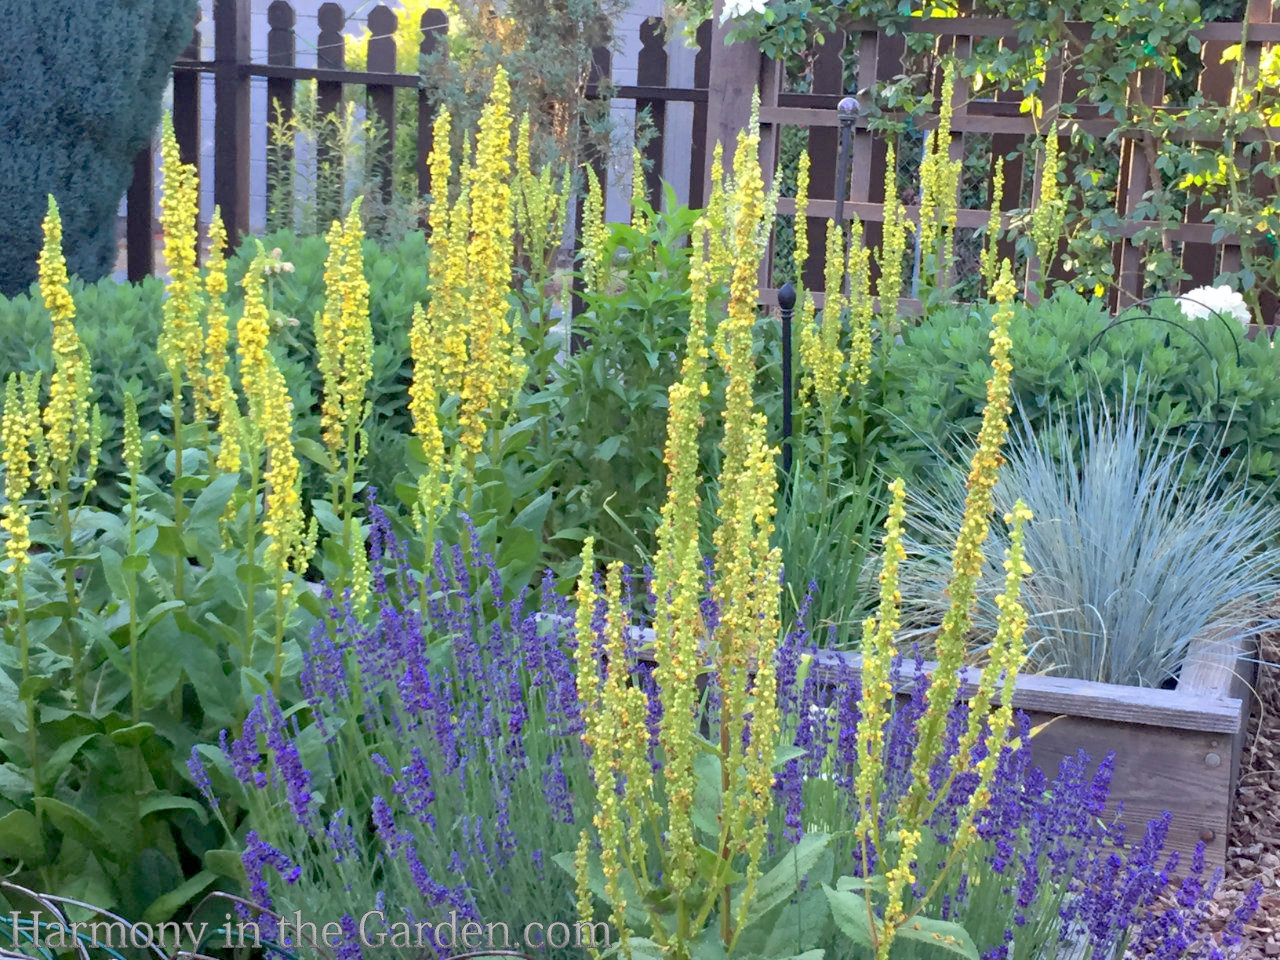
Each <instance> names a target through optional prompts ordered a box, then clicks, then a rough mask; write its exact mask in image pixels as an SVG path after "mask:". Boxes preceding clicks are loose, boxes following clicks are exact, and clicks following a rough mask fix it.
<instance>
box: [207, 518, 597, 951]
mask: <svg viewBox="0 0 1280 960" xmlns="http://www.w3.org/2000/svg"><path fill="white" fill-rule="evenodd" d="M369 514H370V518H371V533H370V543H371V584H372V596H371V600H370V607H371V611H372V612H371V613H370V614H369V615H368V616H367V617H365V618H363V619H362V618H361V617H360V616H359V615H358V614H357V613H356V607H355V604H354V603H353V601H352V600H351V599H350V598H349V597H348V598H347V599H345V600H339V599H337V598H334V597H333V595H332V593H331V592H328V593H326V600H327V601H328V605H327V606H328V609H327V615H326V617H325V618H324V620H323V622H322V623H321V624H320V625H318V626H317V628H316V630H315V633H314V635H313V637H312V642H311V645H310V648H309V650H308V651H307V653H306V656H305V663H304V666H303V669H302V672H301V675H300V681H301V686H302V690H303V693H304V695H305V696H306V698H307V699H306V705H307V707H308V708H309V710H308V713H304V714H298V713H294V712H293V711H290V715H289V716H286V714H285V712H284V711H283V710H282V709H281V706H280V704H279V703H277V702H276V701H275V700H274V699H273V698H272V697H271V696H270V695H266V696H264V697H259V698H258V700H257V701H256V703H255V705H254V707H253V709H252V710H251V712H250V713H249V716H248V718H247V719H246V721H245V723H244V725H243V728H242V730H241V731H240V734H239V736H237V737H234V738H232V737H231V736H230V735H229V734H225V733H224V736H223V738H222V740H221V742H220V744H219V746H218V747H217V748H211V747H208V746H205V747H203V748H199V749H195V750H193V752H192V756H191V761H190V770H191V772H192V776H193V778H194V779H195V781H196V783H197V784H198V785H200V786H201V788H202V789H203V790H204V792H205V795H206V798H207V799H208V801H209V803H210V804H211V805H212V806H213V807H214V809H215V812H217V813H219V815H220V816H221V817H223V820H222V822H223V826H224V828H225V829H227V830H228V832H229V833H236V832H239V833H241V834H242V840H241V843H242V847H243V849H242V853H241V861H242V863H243V866H244V869H245V873H246V879H247V884H248V890H249V894H250V896H251V897H252V898H253V900H254V901H255V902H256V903H258V904H260V905H261V906H263V907H267V908H270V909H273V910H274V911H276V912H277V913H280V914H282V915H284V916H286V917H292V916H293V915H294V913H295V912H300V913H301V914H302V915H303V916H304V917H307V918H313V917H325V918H333V919H335V920H338V919H339V918H340V923H341V925H342V930H343V932H344V933H343V936H344V938H345V939H344V942H345V943H346V947H347V948H348V949H350V950H355V951H356V952H354V953H348V954H346V955H348V956H358V955H359V945H360V944H361V942H362V941H363V942H364V943H365V945H369V942H370V941H372V940H374V939H376V938H377V937H378V936H385V937H386V941H385V944H384V945H385V946H389V947H392V948H400V949H399V952H398V953H397V955H399V956H404V957H419V956H421V954H422V948H421V947H420V946H418V945H416V940H417V937H416V935H415V936H414V937H413V938H412V939H413V941H414V943H413V944H404V943H400V942H399V941H397V940H396V939H395V935H396V933H397V931H398V929H399V928H397V927H396V924H409V925H410V926H412V925H414V924H417V923H419V922H430V923H433V924H434V923H436V922H438V921H440V920H442V919H443V918H445V917H446V916H447V915H449V914H450V913H452V912H455V911H456V914H457V916H458V917H459V918H461V919H462V920H482V919H483V920H485V921H495V920H500V921H503V922H507V923H511V924H513V925H514V924H515V922H516V921H517V920H527V921H533V920H536V921H539V922H543V923H547V922H552V921H555V920H566V921H567V920H572V913H571V911H572V903H573V897H572V883H571V882H570V881H569V880H568V878H565V877H563V875H562V874H561V873H560V872H559V871H557V870H556V869H555V868H554V867H553V866H552V864H551V862H550V858H551V855H552V854H553V853H554V852H556V851H557V850H560V849H563V848H564V847H566V846H571V845H572V843H573V839H574V837H575V835H576V833H575V826H574V825H575V823H576V822H577V820H578V819H579V818H580V817H581V806H580V801H578V800H576V798H577V797H578V796H580V795H581V794H582V791H583V790H584V789H586V788H585V787H584V778H585V771H584V768H583V765H582V759H581V753H580V749H579V747H578V734H579V733H580V731H581V729H582V715H581V709H580V706H579V702H578V699H577V696H576V693H575V691H574V683H573V677H572V661H571V658H570V653H569V649H570V648H569V640H568V637H567V631H568V625H569V623H570V622H571V621H570V618H569V617H568V615H567V609H566V602H565V600H564V599H563V597H561V596H560V595H559V594H557V593H556V592H555V590H554V589H553V588H554V582H553V581H552V580H550V579H547V580H546V581H545V582H544V584H543V587H542V595H541V600H540V603H538V604H531V603H530V602H529V601H530V597H529V595H528V591H522V592H521V594H520V595H519V596H516V597H510V596H507V595H506V594H504V591H503V585H502V582H501V579H500V577H499V575H498V572H497V568H496V566H495V564H494V559H493V557H492V556H491V555H489V554H487V553H484V552H483V551H482V549H481V547H480V544H479V538H478V535H477V533H476V531H475V529H474V527H472V528H471V542H470V550H469V551H467V550H463V549H462V548H461V547H454V548H453V549H447V548H446V547H445V546H444V545H442V544H437V545H436V547H435V552H434V564H433V569H432V570H431V572H430V575H429V578H428V581H427V587H426V592H425V594H422V593H420V591H421V589H422V587H421V586H420V576H419V575H418V574H417V573H411V571H410V568H409V565H408V552H407V545H406V544H405V543H404V542H402V541H399V540H396V539H395V538H394V536H393V535H392V533H391V528H390V523H389V520H388V518H387V515H386V514H385V513H384V512H383V511H382V510H381V509H380V508H379V507H378V506H377V505H376V504H371V506H370V509H369ZM468 553H469V554H470V557H468ZM308 714H309V717H310V721H309V723H308V724H307V725H306V726H305V727H303V726H302V725H301V720H300V717H306V716H307V715H308ZM205 761H211V763H212V766H213V767H214V769H215V770H216V771H217V772H218V773H217V776H218V778H219V785H220V789H219V791H218V793H217V794H215V793H214V791H213V786H212V784H213V781H212V780H211V779H210V776H209V772H208V770H207V769H206V766H205ZM223 800H229V801H231V803H224V802H222V801H223ZM228 808H239V809H240V810H243V811H244V812H245V813H246V817H245V821H244V824H243V825H241V824H237V828H239V830H238V831H237V830H236V829H233V828H232V822H231V820H230V818H229V817H227V813H228ZM273 875H275V876H277V877H278V878H279V879H278V880H277V881H276V882H272V881H271V880H270V879H269V877H271V876H273ZM279 880H283V883H281V882H279ZM513 905H517V907H518V909H517V908H516V907H513ZM513 910H515V913H514V915H513ZM362 918H364V921H365V922H364V929H363V930H361V919H362ZM264 923H265V924H266V926H265V927H264V933H265V934H266V935H268V936H275V935H276V934H277V933H279V931H277V930H275V929H274V924H273V922H272V921H271V920H270V919H269V918H266V919H264ZM518 933H519V931H518V930H516V934H518ZM427 937H428V940H427V943H428V946H430V945H431V940H430V934H427Z"/></svg>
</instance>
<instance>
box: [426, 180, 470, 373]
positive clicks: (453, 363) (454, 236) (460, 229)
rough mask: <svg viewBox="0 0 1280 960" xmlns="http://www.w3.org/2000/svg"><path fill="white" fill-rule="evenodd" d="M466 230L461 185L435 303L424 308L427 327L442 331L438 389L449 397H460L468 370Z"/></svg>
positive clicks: (466, 202)
mask: <svg viewBox="0 0 1280 960" xmlns="http://www.w3.org/2000/svg"><path fill="white" fill-rule="evenodd" d="M470 230H471V190H470V188H469V187H468V186H467V185H466V184H464V185H463V187H462V190H461V193H459V195H458V199H457V201H456V202H455V203H454V205H453V207H452V208H451V209H450V211H449V245H448V249H447V251H446V255H445V258H444V260H445V262H444V276H443V280H442V286H441V288H440V291H439V293H440V296H439V298H438V303H437V297H436V296H435V295H434V294H433V296H432V300H431V304H430V305H429V306H428V308H427V318H428V319H429V320H430V321H431V328H432V329H433V330H441V331H442V332H441V342H442V344H443V345H444V355H443V356H442V357H441V361H440V371H441V375H442V383H441V387H442V388H443V390H444V392H445V393H446V394H448V395H451V396H459V395H461V393H462V384H463V382H464V381H465V379H466V377H467V370H468V366H467V327H468V317H467V311H466V308H465V307H466V300H467V296H468V286H467V284H468V280H467V244H468V242H469V239H470ZM437 307H438V309H437Z"/></svg>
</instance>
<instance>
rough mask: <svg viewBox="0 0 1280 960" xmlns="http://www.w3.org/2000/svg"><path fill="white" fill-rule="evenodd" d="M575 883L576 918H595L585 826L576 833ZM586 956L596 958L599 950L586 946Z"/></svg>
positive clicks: (589, 842)
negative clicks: (580, 831)
mask: <svg viewBox="0 0 1280 960" xmlns="http://www.w3.org/2000/svg"><path fill="white" fill-rule="evenodd" d="M573 867H574V873H575V875H576V884H575V888H574V892H575V894H576V896H577V904H578V919H579V920H580V921H581V922H583V923H592V922H594V920H595V915H596V912H595V898H594V897H593V896H592V895H591V831H589V830H587V829H586V828H585V827H584V828H583V830H582V833H580V834H579V835H578V849H577V851H576V852H575V853H574V857H573ZM587 956H589V957H591V958H592V960H596V958H597V957H599V956H600V951H599V950H597V949H596V948H595V947H588V948H587Z"/></svg>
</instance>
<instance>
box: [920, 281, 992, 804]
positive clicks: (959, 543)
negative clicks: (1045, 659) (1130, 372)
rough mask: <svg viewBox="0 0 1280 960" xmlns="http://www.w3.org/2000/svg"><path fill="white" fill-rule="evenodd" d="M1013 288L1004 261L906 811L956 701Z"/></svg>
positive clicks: (984, 521)
mask: <svg viewBox="0 0 1280 960" xmlns="http://www.w3.org/2000/svg"><path fill="white" fill-rule="evenodd" d="M1014 293H1015V287H1014V283H1013V272H1012V269H1011V267H1010V265H1009V261H1008V260H1005V261H1004V263H1003V264H1002V266H1001V272H1000V279H999V280H998V281H997V282H996V286H995V297H996V303H997V304H998V308H997V309H996V312H995V315H994V316H993V317H992V330H991V379H990V380H988V381H987V404H986V407H985V408H984V410H983V413H982V426H981V427H980V428H979V431H978V449H977V451H976V452H975V453H974V456H973V462H972V465H971V467H970V471H969V481H968V493H967V495H966V497H965V509H964V518H963V520H962V521H961V526H960V532H959V534H958V536H957V538H956V544H955V548H954V549H953V551H952V554H951V559H952V574H951V582H950V585H949V586H948V594H949V596H950V598H951V603H950V606H949V608H948V609H947V612H946V614H945V615H944V616H943V618H942V626H941V629H940V630H939V632H938V636H937V639H936V641H935V646H936V648H937V653H936V655H937V658H938V667H937V669H936V670H935V671H934V673H933V679H932V681H931V683H930V685H929V691H928V696H927V703H926V707H925V714H924V717H923V718H922V719H921V721H920V725H919V731H920V734H919V739H918V743H919V746H918V748H917V750H916V755H915V760H914V762H913V764H912V785H911V788H910V792H909V794H908V797H907V800H906V802H905V803H906V808H907V809H908V810H909V811H912V812H915V813H918V812H919V811H920V810H922V809H923V807H924V804H925V802H926V800H927V798H928V795H929V766H930V764H931V763H932V758H933V757H934V756H935V755H936V751H937V749H938V747H939V744H940V743H941V737H942V735H943V732H944V727H945V725H946V717H947V712H948V711H949V710H950V709H951V705H952V703H953V702H954V700H955V696H956V691H957V690H958V688H959V683H960V667H961V666H962V665H963V663H964V653H965V638H966V636H967V635H968V632H969V628H970V625H971V622H972V608H973V604H974V601H975V597H976V590H977V584H978V580H979V578H980V577H981V573H982V545H983V543H984V541H985V540H986V538H987V532H988V529H989V526H990V515H991V511H992V491H993V490H994V488H995V484H996V480H997V478H998V476H999V471H1000V466H1001V464H1002V463H1003V460H1002V458H1001V455H1000V450H1001V448H1002V447H1003V445H1004V441H1005V436H1006V434H1007V432H1008V421H1009V412H1010V410H1011V409H1012V404H1011V401H1010V386H1009V380H1010V375H1011V374H1012V372H1013V364H1012V363H1010V362H1009V350H1010V348H1011V347H1012V341H1011V340H1010V339H1009V324H1010V321H1011V320H1012V319H1013V307H1012V304H1013V297H1014Z"/></svg>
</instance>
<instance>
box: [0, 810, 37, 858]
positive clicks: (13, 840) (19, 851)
mask: <svg viewBox="0 0 1280 960" xmlns="http://www.w3.org/2000/svg"><path fill="white" fill-rule="evenodd" d="M0 850H3V851H4V855H5V857H6V858H7V859H16V860H21V861H23V862H24V863H25V864H26V865H27V866H29V867H32V866H38V865H40V864H42V863H44V862H45V850H44V837H43V836H41V833H40V823H39V821H38V820H36V818H35V817H34V816H33V815H32V814H31V813H30V812H29V811H27V810H10V811H9V812H8V813H7V814H5V815H4V816H3V817H0Z"/></svg>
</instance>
